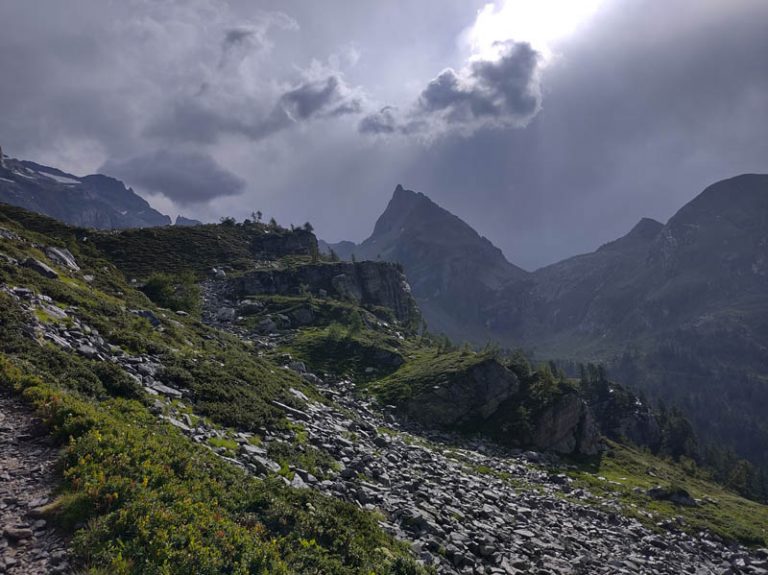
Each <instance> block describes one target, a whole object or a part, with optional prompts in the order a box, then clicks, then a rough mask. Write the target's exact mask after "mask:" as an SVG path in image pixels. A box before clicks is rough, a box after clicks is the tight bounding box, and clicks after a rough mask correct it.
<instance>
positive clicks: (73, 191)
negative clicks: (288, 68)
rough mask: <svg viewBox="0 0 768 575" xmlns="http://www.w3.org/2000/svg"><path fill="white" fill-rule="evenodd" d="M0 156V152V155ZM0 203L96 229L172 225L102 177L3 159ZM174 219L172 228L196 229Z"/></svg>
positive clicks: (188, 222)
mask: <svg viewBox="0 0 768 575" xmlns="http://www.w3.org/2000/svg"><path fill="white" fill-rule="evenodd" d="M0 157H2V152H1V151H0ZM0 202H3V203H7V204H11V205H15V206H19V207H22V208H25V209H28V210H32V211H35V212H38V213H41V214H45V215H48V216H51V217H53V218H56V219H58V220H61V221H63V222H66V223H68V224H72V225H76V226H83V227H89V228H97V229H113V228H143V227H153V226H167V225H171V218H170V217H168V216H166V215H164V214H161V213H160V212H158V211H157V210H155V209H154V208H152V206H150V205H149V203H148V202H147V201H146V200H145V199H144V198H142V197H141V196H139V195H138V194H136V193H135V192H134V191H133V190H132V189H131V188H127V187H126V186H125V184H124V183H123V182H121V181H120V180H117V179H115V178H111V177H109V176H105V175H102V174H93V175H89V176H84V177H78V176H75V175H73V174H69V173H67V172H63V171H61V170H59V169H57V168H52V167H49V166H44V165H41V164H37V163H35V162H30V161H25V160H16V159H11V158H5V157H2V162H0ZM198 224H200V222H198V221H197V220H188V219H187V218H184V217H183V216H178V217H177V219H176V225H198Z"/></svg>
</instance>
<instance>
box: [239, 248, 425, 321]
mask: <svg viewBox="0 0 768 575" xmlns="http://www.w3.org/2000/svg"><path fill="white" fill-rule="evenodd" d="M285 237H286V240H287V241H294V238H293V234H291V235H290V236H285ZM312 237H314V236H312ZM269 247H270V249H273V248H275V247H276V244H275V245H270V246H269ZM289 248H290V246H288V245H282V246H281V247H280V249H289ZM231 288H232V289H233V291H234V294H235V295H236V297H239V298H242V297H248V296H254V295H264V294H269V295H274V294H283V295H298V294H301V293H306V291H309V292H310V293H312V294H313V295H315V296H324V295H325V296H328V297H332V298H336V299H341V300H347V301H352V302H354V303H356V304H359V305H364V306H382V307H387V308H389V309H391V310H392V311H393V312H394V314H395V317H396V318H397V319H398V320H399V321H401V322H403V323H407V322H410V321H413V320H414V319H416V318H417V317H418V310H417V309H416V305H415V303H414V301H413V298H412V297H411V292H410V288H409V286H408V282H407V281H406V279H405V276H404V275H403V273H402V271H401V270H400V268H399V267H398V266H397V265H395V264H390V263H381V262H357V263H351V262H335V263H325V262H324V263H317V264H306V265H298V266H293V267H289V268H284V269H267V270H257V271H253V272H249V273H247V274H245V275H243V276H240V277H238V278H234V279H232V280H231Z"/></svg>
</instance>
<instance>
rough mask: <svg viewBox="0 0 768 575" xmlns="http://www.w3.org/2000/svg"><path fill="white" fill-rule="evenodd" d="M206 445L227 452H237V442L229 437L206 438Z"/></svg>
mask: <svg viewBox="0 0 768 575" xmlns="http://www.w3.org/2000/svg"><path fill="white" fill-rule="evenodd" d="M208 445H210V446H211V447H219V448H222V449H226V450H227V451H237V447H238V445H237V441H235V440H234V439H232V438H230V437H210V438H208Z"/></svg>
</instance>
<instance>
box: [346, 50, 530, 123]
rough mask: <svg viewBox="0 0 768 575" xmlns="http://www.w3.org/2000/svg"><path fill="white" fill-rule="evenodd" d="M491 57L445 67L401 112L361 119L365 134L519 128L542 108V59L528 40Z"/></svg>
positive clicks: (388, 111)
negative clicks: (413, 102)
mask: <svg viewBox="0 0 768 575" xmlns="http://www.w3.org/2000/svg"><path fill="white" fill-rule="evenodd" d="M496 48H497V50H498V54H497V56H496V57H495V58H494V59H484V60H482V59H478V60H473V61H471V62H469V63H468V64H467V65H466V66H465V67H464V68H462V69H461V70H459V71H456V70H453V69H452V68H447V69H445V70H443V71H442V72H441V73H440V74H439V75H438V76H437V77H436V78H434V79H433V80H431V81H430V82H429V83H428V84H427V86H426V88H424V90H422V92H421V94H420V95H419V97H418V100H417V102H416V103H415V104H414V105H413V106H412V107H411V109H410V110H408V111H407V112H406V113H405V114H402V115H400V114H398V113H397V110H396V109H395V108H393V107H391V106H386V107H384V108H382V109H381V110H379V111H378V112H375V113H373V114H369V115H367V116H366V117H364V118H363V119H362V120H361V121H360V123H359V125H358V130H359V131H360V132H361V133H363V134H395V133H399V134H423V133H425V132H433V131H434V132H441V131H445V130H446V129H450V128H451V127H458V128H462V129H469V130H475V129H479V128H483V127H489V126H493V127H501V128H509V127H523V126H526V125H527V124H528V123H529V122H530V121H531V119H533V117H534V116H535V115H536V114H537V113H538V112H539V110H540V109H541V88H540V85H539V82H540V75H541V70H540V67H541V63H542V58H541V55H540V54H539V53H538V52H537V51H536V50H534V49H533V48H532V47H531V45H530V44H528V43H527V42H514V41H507V42H503V43H499V44H497V46H496Z"/></svg>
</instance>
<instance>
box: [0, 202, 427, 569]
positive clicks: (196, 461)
mask: <svg viewBox="0 0 768 575" xmlns="http://www.w3.org/2000/svg"><path fill="white" fill-rule="evenodd" d="M16 215H18V213H17V211H16V210H5V209H2V210H0V221H1V222H2V224H1V225H2V227H3V228H4V230H5V232H4V234H3V237H0V254H3V256H4V257H2V258H0V282H1V283H2V285H3V286H4V287H5V288H6V289H10V287H11V286H21V287H23V288H25V289H28V290H31V291H30V292H25V291H21V292H18V293H22V296H18V295H16V296H14V295H11V294H10V293H7V292H6V293H2V294H0V304H2V305H0V387H1V388H2V392H3V393H8V392H12V393H20V394H22V395H23V397H24V398H25V399H26V400H27V401H28V402H29V403H30V404H32V405H33V406H34V407H35V408H36V409H37V410H38V413H39V414H40V416H41V417H42V418H43V420H44V422H45V423H46V426H47V427H48V430H49V431H50V433H51V434H52V436H53V438H54V439H55V440H56V441H58V442H59V443H60V444H61V445H62V448H63V449H64V455H63V459H62V466H61V470H62V475H61V478H60V479H61V487H60V491H59V493H58V494H57V498H56V499H55V501H54V502H53V503H52V504H51V505H49V506H48V509H47V519H48V520H49V521H53V522H55V523H56V524H58V525H60V526H61V527H62V528H63V529H65V530H67V531H68V532H71V533H73V534H74V539H73V548H74V552H75V554H76V558H77V560H78V561H80V562H81V565H82V566H83V567H84V568H87V569H88V570H89V572H90V573H94V574H101V573H103V574H106V573H109V574H126V575H128V574H136V575H138V574H142V575H155V574H157V575H160V574H162V575H172V574H179V575H181V574H185V575H186V574H189V573H201V574H210V575H213V574H221V573H231V574H246V573H248V574H250V573H264V574H267V573H269V574H275V573H277V574H279V573H285V574H288V573H338V574H342V575H346V574H349V575H352V574H360V575H370V574H372V573H375V574H381V575H417V574H419V573H422V572H423V570H422V569H421V568H419V567H417V566H416V565H415V564H414V563H413V562H412V561H411V560H410V559H409V558H408V557H409V554H408V553H407V551H406V548H405V547H404V546H403V545H402V544H400V543H397V542H396V541H394V540H393V539H392V538H391V537H390V536H388V535H387V534H385V533H384V532H383V531H382V530H381V528H380V527H379V525H378V523H377V520H378V518H377V516H376V515H374V514H372V513H371V512H367V511H363V510H361V509H359V508H357V507H355V506H353V505H350V504H347V503H344V502H342V501H340V500H337V499H334V498H331V497H327V496H323V495H321V494H319V493H317V492H315V491H312V490H303V491H298V490H295V489H292V488H290V487H287V486H286V485H285V482H284V481H283V479H282V478H280V477H279V476H277V475H274V476H272V475H270V476H269V477H268V478H267V479H266V480H264V481H261V480H258V479H255V478H253V477H252V476H250V475H248V474H246V473H245V472H244V471H241V470H240V469H238V468H237V467H234V466H232V465H230V464H228V463H226V462H224V461H222V460H221V459H220V458H219V457H217V456H216V455H214V453H213V452H212V451H211V450H209V449H207V448H206V447H204V446H202V445H199V444H195V443H192V442H191V440H189V439H188V438H186V437H185V436H183V435H182V434H181V433H180V432H179V431H178V430H177V429H176V428H175V427H173V426H172V425H170V424H168V423H166V422H164V421H163V420H161V419H159V418H158V417H157V416H156V413H157V410H158V409H161V413H162V410H164V409H167V407H169V406H170V407H173V408H174V409H183V410H185V412H186V413H188V414H191V415H190V416H191V417H195V418H197V417H203V418H206V419H207V420H209V421H210V425H212V426H219V427H220V428H221V429H222V430H226V429H228V428H231V429H232V430H240V431H248V432H251V433H253V434H255V435H256V437H258V433H260V432H261V430H263V429H264V428H265V427H268V428H270V429H273V430H275V429H277V430H279V429H281V428H283V429H286V428H288V427H289V425H290V424H289V422H287V420H286V419H285V415H284V413H285V412H284V410H282V409H278V408H276V407H275V405H274V403H273V401H279V402H281V403H284V404H288V405H297V404H296V401H297V400H296V395H295V394H294V393H290V392H289V390H290V389H293V390H296V391H301V392H303V393H306V394H307V395H310V396H313V395H315V393H314V391H313V390H312V389H311V388H310V387H309V386H307V384H306V383H304V382H303V381H302V380H301V379H300V378H299V377H297V376H296V375H295V374H293V373H292V372H289V371H287V370H285V369H282V368H281V367H279V366H278V365H277V364H275V363H273V362H271V361H270V360H269V359H267V358H264V357H259V356H258V355H257V354H256V353H255V352H254V350H253V348H252V347H251V346H250V345H248V344H247V343H245V342H243V341H240V340H239V339H238V338H235V337H234V336H230V335H227V334H225V333H223V332H219V331H217V330H213V329H211V328H208V327H206V326H204V325H203V324H201V323H200V322H199V321H198V320H196V319H194V318H192V317H188V316H183V315H177V314H174V313H171V312H169V311H167V310H163V309H160V308H157V307H156V306H155V305H154V304H153V303H152V302H151V301H150V300H148V299H147V298H146V296H145V295H144V294H142V293H141V292H140V291H138V290H136V289H133V288H132V287H131V286H130V285H129V284H128V283H127V282H126V280H125V278H124V276H123V275H122V273H121V272H120V271H118V270H117V269H116V267H115V266H114V265H111V264H110V263H108V262H107V260H106V258H105V257H104V256H103V255H102V254H101V253H99V252H98V250H97V249H95V248H94V247H93V243H92V242H89V241H87V240H85V241H84V236H81V235H80V234H81V233H82V231H81V230H74V229H71V228H67V227H64V226H60V225H58V224H56V223H55V222H53V221H51V220H48V219H47V218H42V217H39V216H31V215H28V214H23V215H22V216H23V217H22V216H20V219H22V220H24V222H25V223H28V224H29V227H30V228H32V229H34V230H37V231H30V230H27V229H25V227H24V226H22V225H19V223H18V222H16V221H15V216H16ZM44 232H46V233H51V234H52V236H50V237H48V236H45V235H43V233H44ZM53 244H57V245H61V246H67V247H69V249H70V250H71V251H72V252H73V254H74V255H75V257H76V259H77V261H78V264H79V266H80V268H81V270H80V271H74V270H67V269H66V268H65V267H63V266H61V265H57V264H56V263H55V262H54V261H52V260H50V259H48V258H47V256H46V254H45V250H44V248H45V246H48V245H53ZM27 257H33V258H36V259H37V260H39V261H41V262H43V263H45V264H47V265H49V266H50V267H52V268H55V270H56V272H57V274H58V277H55V278H49V277H44V276H43V275H41V274H39V273H38V272H36V271H34V270H32V269H30V268H28V267H24V266H22V265H19V262H23V261H24V260H25V259H26V258H27ZM28 293H31V294H32V295H31V296H28V295H26V294H28ZM25 297H30V298H31V297H34V298H35V299H34V300H32V299H30V300H25V299H24V298H25ZM25 301H39V302H40V303H39V304H34V305H31V304H28V303H24V302H25ZM62 312H63V313H62ZM75 320H76V321H75ZM46 326H56V327H60V328H62V329H69V330H72V331H78V332H80V331H84V330H86V329H87V330H88V332H89V333H91V334H92V335H93V334H95V333H98V335H99V337H102V338H103V339H104V340H105V341H106V342H107V343H108V345H109V346H112V347H111V349H113V350H118V349H119V350H120V352H121V353H125V354H127V355H128V356H138V357H146V358H156V359H157V361H158V362H159V363H161V364H162V365H163V366H164V367H163V369H162V371H161V372H159V373H158V377H160V378H161V379H162V381H163V382H164V383H166V384H173V385H174V386H175V387H176V388H177V389H179V390H181V391H182V392H183V393H184V400H183V402H184V404H185V406H184V407H182V405H181V402H180V401H174V402H171V403H170V404H168V403H166V404H158V403H157V400H155V399H153V398H152V396H150V395H147V394H146V393H145V392H144V390H143V389H142V388H141V386H140V385H138V384H137V382H136V381H135V380H134V379H132V378H130V377H128V376H126V375H125V374H124V372H123V371H121V370H120V369H119V368H117V367H116V366H115V365H114V364H112V363H110V362H104V361H100V360H99V359H98V357H96V358H89V357H88V355H89V354H91V352H89V351H88V350H85V351H80V350H76V349H67V348H65V347H61V346H59V345H54V344H53V343H51V341H50V340H49V339H47V338H46V339H43V337H42V334H43V333H48V331H46ZM85 326H87V327H85ZM94 330H96V331H94ZM158 405H161V407H160V408H158ZM163 405H165V407H163ZM221 443H222V444H226V443H227V441H226V440H222V441H221ZM271 455H272V454H271ZM274 456H275V457H276V458H277V459H278V461H279V462H280V463H281V464H282V465H283V466H284V468H286V469H287V468H288V467H289V466H292V465H293V466H296V467H303V468H305V469H309V470H310V471H314V470H313V468H312V467H310V464H311V463H312V462H313V461H317V460H318V457H317V455H316V454H315V451H314V448H311V447H310V446H292V445H290V444H286V445H285V446H284V447H283V448H282V449H281V450H280V453H275V454H274ZM316 473H318V475H320V472H319V471H316Z"/></svg>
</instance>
